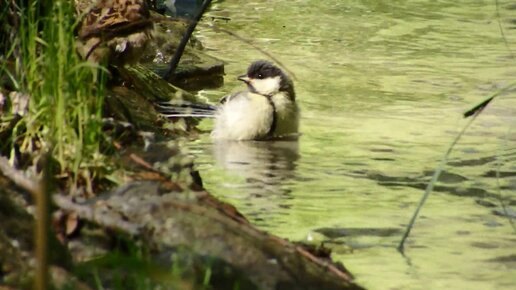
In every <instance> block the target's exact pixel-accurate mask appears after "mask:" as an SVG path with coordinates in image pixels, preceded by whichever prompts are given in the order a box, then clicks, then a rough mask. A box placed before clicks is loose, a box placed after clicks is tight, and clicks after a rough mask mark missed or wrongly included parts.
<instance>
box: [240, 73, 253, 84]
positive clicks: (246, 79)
mask: <svg viewBox="0 0 516 290" xmlns="http://www.w3.org/2000/svg"><path fill="white" fill-rule="evenodd" d="M238 80H239V81H243V82H244V83H246V84H248V83H249V81H250V80H251V79H250V78H249V77H248V76H247V75H241V76H239V77H238Z"/></svg>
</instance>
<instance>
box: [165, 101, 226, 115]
mask: <svg viewBox="0 0 516 290" xmlns="http://www.w3.org/2000/svg"><path fill="white" fill-rule="evenodd" d="M155 107H156V110H157V111H158V112H160V113H161V114H162V115H163V116H165V117H167V118H214V117H215V112H216V110H217V107H216V106H213V105H209V104H199V103H192V102H188V101H181V102H180V103H174V102H170V101H169V102H159V103H156V104H155Z"/></svg>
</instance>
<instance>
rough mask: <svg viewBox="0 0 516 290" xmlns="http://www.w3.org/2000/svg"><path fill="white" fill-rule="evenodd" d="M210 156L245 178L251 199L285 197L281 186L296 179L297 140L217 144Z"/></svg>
mask: <svg viewBox="0 0 516 290" xmlns="http://www.w3.org/2000/svg"><path fill="white" fill-rule="evenodd" d="M213 156H214V158H215V162H216V164H217V165H218V166H219V167H222V168H224V169H225V170H226V171H227V172H230V173H232V174H235V175H238V176H240V177H242V178H244V179H245V182H246V185H245V187H246V188H249V189H250V191H248V193H249V194H250V196H251V197H260V196H263V195H267V194H274V195H284V194H287V193H288V192H289V191H288V190H286V189H285V187H283V186H282V185H283V183H284V182H285V181H287V180H292V179H293V178H294V176H295V169H296V164H297V161H298V159H299V156H300V155H299V141H297V140H296V141H269V142H263V141H245V142H239V141H218V142H215V143H214V144H213Z"/></svg>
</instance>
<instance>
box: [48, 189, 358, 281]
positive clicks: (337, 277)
mask: <svg viewBox="0 0 516 290" xmlns="http://www.w3.org/2000/svg"><path fill="white" fill-rule="evenodd" d="M166 188H167V186H166V185H165V184H164V183H163V182H160V181H134V182H131V183H128V184H125V185H124V186H123V187H120V188H118V189H116V190H115V191H113V192H112V193H109V194H107V195H105V196H102V198H101V199H100V200H97V201H95V202H92V201H89V202H88V203H85V204H79V203H74V202H73V201H72V200H69V199H67V198H65V197H62V196H59V197H56V203H57V205H58V206H60V207H61V208H63V209H66V210H68V211H76V212H78V213H79V215H80V216H82V217H84V218H86V219H89V220H91V221H94V222H97V223H100V224H102V225H103V226H108V227H112V228H113V227H114V228H117V229H118V230H125V231H127V232H130V233H132V234H133V236H134V237H136V238H139V239H141V240H143V241H145V243H146V244H147V245H148V246H149V247H150V248H151V249H152V250H153V252H154V254H155V256H157V257H161V260H163V259H164V258H163V257H165V258H166V257H169V258H170V255H172V254H174V255H181V256H182V257H185V256H188V257H189V259H190V260H193V261H194V263H193V264H194V266H193V268H199V267H202V265H198V264H199V263H202V261H206V260H207V259H208V260H210V261H211V262H210V265H224V266H225V269H226V270H225V271H226V272H227V271H230V272H233V273H239V275H236V274H235V275H236V276H238V277H239V278H238V279H237V280H238V281H239V282H240V283H242V281H247V282H248V283H250V284H249V287H250V288H249V289H362V288H360V287H359V286H358V285H356V284H354V283H353V282H352V276H351V274H350V273H348V272H347V271H346V270H345V269H344V268H343V267H342V266H340V265H338V264H335V263H332V262H330V261H328V260H323V259H320V258H318V257H315V256H313V255H312V254H311V253H309V252H308V251H307V250H306V249H305V248H303V247H302V246H299V245H295V244H293V243H290V242H288V241H286V240H283V239H281V238H278V237H275V236H272V235H270V234H268V233H266V232H263V231H260V230H258V229H256V228H255V227H253V226H252V225H251V224H250V223H248V222H247V221H246V219H245V218H243V216H242V215H241V214H239V213H238V211H236V209H235V208H233V207H232V206H230V205H228V204H225V203H222V202H220V201H219V200H217V199H216V198H214V197H213V196H211V195H210V194H209V193H208V192H206V191H182V192H179V191H169V190H166ZM100 213H102V214H103V215H104V217H103V218H99V217H101V216H102V215H100ZM106 214H108V215H109V218H108V217H105V215H106ZM94 217H95V219H94ZM116 220H118V222H115V223H114V222H113V221H116ZM228 269H229V270H228ZM212 275H215V274H212ZM235 275H233V276H235Z"/></svg>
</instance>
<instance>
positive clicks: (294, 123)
mask: <svg viewBox="0 0 516 290" xmlns="http://www.w3.org/2000/svg"><path fill="white" fill-rule="evenodd" d="M238 79H239V80H241V81H243V82H244V83H246V85H247V90H244V91H240V92H237V93H234V94H232V95H228V96H225V97H224V98H222V100H221V102H220V105H219V106H217V107H209V106H206V105H194V104H191V105H188V106H186V107H188V110H189V111H186V110H185V108H184V106H183V107H182V108H181V109H179V107H177V106H176V107H175V108H173V109H170V108H169V109H168V111H167V113H165V115H166V116H168V117H185V116H192V117H208V116H213V117H215V127H214V129H213V131H212V133H211V136H212V138H214V139H217V140H270V139H279V138H293V137H294V138H295V137H297V133H298V127H299V108H298V106H297V104H296V101H295V100H296V96H295V92H294V85H293V83H292V80H291V79H290V78H289V77H288V76H287V75H286V74H285V73H284V72H283V71H282V70H281V69H280V68H278V67H277V66H275V65H274V64H272V63H270V62H268V61H264V60H258V61H255V62H253V63H252V64H251V65H250V66H249V68H248V70H247V73H246V74H245V75H242V76H240V77H238ZM201 108H202V109H201ZM185 112H186V113H185ZM210 113H212V114H210Z"/></svg>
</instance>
